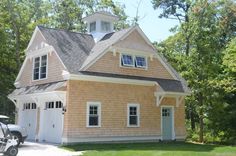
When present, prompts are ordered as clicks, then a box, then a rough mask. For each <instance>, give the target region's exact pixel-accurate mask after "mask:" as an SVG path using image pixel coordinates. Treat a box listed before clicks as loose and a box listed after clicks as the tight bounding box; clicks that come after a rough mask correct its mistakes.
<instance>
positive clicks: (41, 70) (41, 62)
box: [33, 55, 47, 80]
mask: <svg viewBox="0 0 236 156" xmlns="http://www.w3.org/2000/svg"><path fill="white" fill-rule="evenodd" d="M46 77H47V55H43V56H41V57H36V58H35V59H34V75H33V79H34V80H39V79H44V78H46Z"/></svg>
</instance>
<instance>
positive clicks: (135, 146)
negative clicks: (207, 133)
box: [63, 142, 236, 156]
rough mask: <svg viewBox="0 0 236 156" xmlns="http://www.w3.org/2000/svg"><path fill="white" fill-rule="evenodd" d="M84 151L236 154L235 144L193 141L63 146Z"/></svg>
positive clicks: (104, 155) (91, 155) (106, 155)
mask: <svg viewBox="0 0 236 156" xmlns="http://www.w3.org/2000/svg"><path fill="white" fill-rule="evenodd" d="M63 148H65V149H67V150H71V151H84V152H83V156H236V147H235V146H221V145H206V144H204V145H201V144H193V143H178V142H176V143H123V144H115V143H113V144H76V145H69V146H63Z"/></svg>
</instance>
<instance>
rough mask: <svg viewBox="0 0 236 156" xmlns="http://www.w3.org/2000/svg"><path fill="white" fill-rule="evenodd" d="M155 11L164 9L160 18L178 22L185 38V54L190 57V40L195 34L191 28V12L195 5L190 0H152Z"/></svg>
mask: <svg viewBox="0 0 236 156" xmlns="http://www.w3.org/2000/svg"><path fill="white" fill-rule="evenodd" d="M152 4H153V7H154V9H158V8H160V9H162V13H161V14H160V15H159V17H160V18H169V19H175V20H178V21H179V23H180V24H181V25H182V26H181V28H182V30H183V32H185V33H184V37H185V46H186V48H185V54H186V55H189V51H190V39H191V35H192V33H193V32H191V31H190V28H189V22H190V21H189V10H190V9H191V7H192V6H193V5H194V3H192V2H191V1H190V0H152Z"/></svg>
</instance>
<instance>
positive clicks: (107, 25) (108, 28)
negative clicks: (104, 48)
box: [101, 21, 111, 32]
mask: <svg viewBox="0 0 236 156" xmlns="http://www.w3.org/2000/svg"><path fill="white" fill-rule="evenodd" d="M101 28H102V31H105V32H110V31H111V23H110V22H106V21H102V22H101Z"/></svg>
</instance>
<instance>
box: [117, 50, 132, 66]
mask: <svg viewBox="0 0 236 156" xmlns="http://www.w3.org/2000/svg"><path fill="white" fill-rule="evenodd" d="M123 55H129V56H131V57H132V60H133V65H129V64H124V62H123V58H122V56H123ZM121 61H122V63H121ZM122 64H123V65H122ZM120 66H121V67H126V68H130V67H135V62H134V56H133V55H132V54H126V53H121V54H120Z"/></svg>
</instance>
